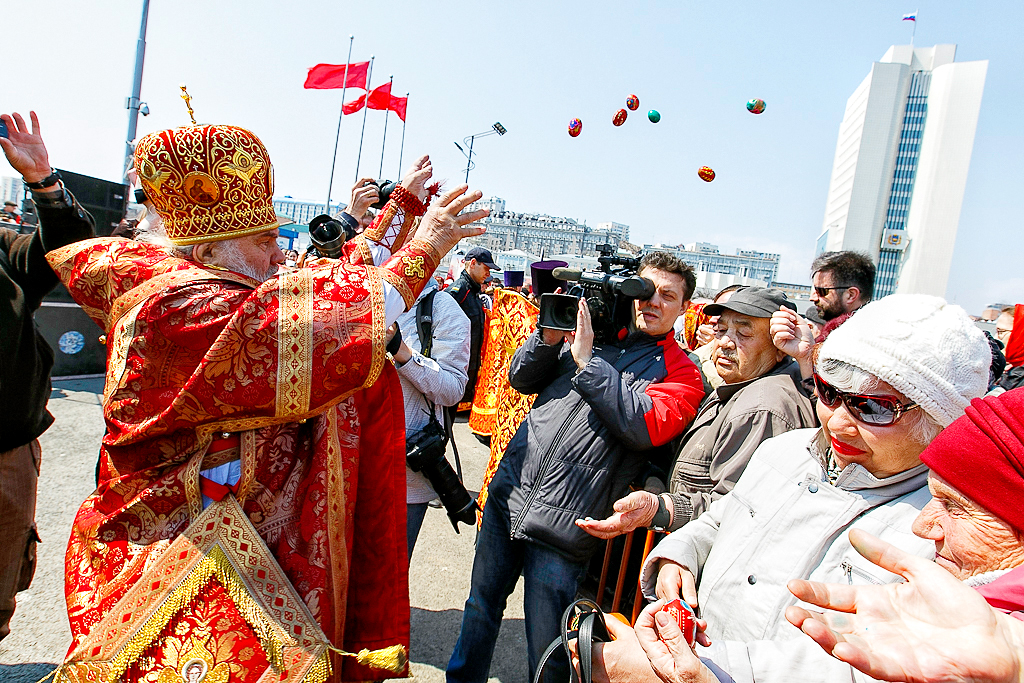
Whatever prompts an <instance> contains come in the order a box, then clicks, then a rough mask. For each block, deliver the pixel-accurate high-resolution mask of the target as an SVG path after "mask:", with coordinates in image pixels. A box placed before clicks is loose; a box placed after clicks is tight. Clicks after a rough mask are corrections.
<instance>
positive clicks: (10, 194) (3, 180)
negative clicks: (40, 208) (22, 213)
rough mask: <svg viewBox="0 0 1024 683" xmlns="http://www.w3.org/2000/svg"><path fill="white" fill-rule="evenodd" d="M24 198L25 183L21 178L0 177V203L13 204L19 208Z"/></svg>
mask: <svg viewBox="0 0 1024 683" xmlns="http://www.w3.org/2000/svg"><path fill="white" fill-rule="evenodd" d="M24 196H25V183H24V182H23V181H22V180H21V178H11V177H8V176H0V202H14V203H15V204H17V205H18V208H21V200H22V198H23V197H24Z"/></svg>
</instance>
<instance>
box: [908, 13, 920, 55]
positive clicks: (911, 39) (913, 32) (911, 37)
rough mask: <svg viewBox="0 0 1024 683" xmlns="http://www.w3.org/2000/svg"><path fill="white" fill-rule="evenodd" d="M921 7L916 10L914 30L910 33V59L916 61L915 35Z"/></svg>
mask: <svg viewBox="0 0 1024 683" xmlns="http://www.w3.org/2000/svg"><path fill="white" fill-rule="evenodd" d="M920 11H921V10H920V9H917V10H914V30H913V31H911V33H910V61H911V63H913V61H914V37H915V36H917V13H918V12H920Z"/></svg>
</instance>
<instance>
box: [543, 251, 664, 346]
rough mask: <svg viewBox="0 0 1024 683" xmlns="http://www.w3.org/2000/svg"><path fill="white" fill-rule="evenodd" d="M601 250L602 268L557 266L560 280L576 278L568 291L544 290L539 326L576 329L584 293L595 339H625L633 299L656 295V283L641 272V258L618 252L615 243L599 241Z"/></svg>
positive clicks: (571, 280) (631, 313) (568, 329)
mask: <svg viewBox="0 0 1024 683" xmlns="http://www.w3.org/2000/svg"><path fill="white" fill-rule="evenodd" d="M597 251H598V253H600V254H601V256H599V257H598V259H597V261H598V263H600V264H601V270H600V271H598V272H593V271H585V270H575V269H573V268H555V269H554V270H553V271H551V274H552V275H553V276H554V277H555V278H556V279H558V280H565V281H567V282H576V283H578V284H576V285H574V286H572V287H571V288H570V289H569V290H568V292H567V293H565V294H542V295H541V297H540V315H539V317H538V319H537V325H538V327H543V328H546V329H549V330H563V331H567V332H568V331H571V330H575V329H576V311H577V308H578V306H579V300H580V298H581V297H582V298H583V299H586V301H587V307H588V308H589V309H590V319H591V322H592V324H593V327H594V342H595V343H598V344H601V343H606V342H609V341H617V340H621V339H624V338H625V336H626V334H628V330H629V326H630V323H631V322H632V321H633V300H634V299H640V300H643V299H650V298H651V297H652V296H654V283H653V282H651V281H650V280H648V279H647V278H644V277H640V276H639V275H637V271H639V270H640V259H638V258H631V257H622V256H615V251H616V249H615V247H614V246H613V245H611V244H599V245H597Z"/></svg>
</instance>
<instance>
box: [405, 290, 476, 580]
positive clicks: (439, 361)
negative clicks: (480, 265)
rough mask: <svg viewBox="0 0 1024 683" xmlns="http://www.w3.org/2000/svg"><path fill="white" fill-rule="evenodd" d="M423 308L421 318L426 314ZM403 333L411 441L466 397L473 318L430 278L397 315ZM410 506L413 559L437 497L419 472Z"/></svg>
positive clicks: (409, 480) (409, 478)
mask: <svg viewBox="0 0 1024 683" xmlns="http://www.w3.org/2000/svg"><path fill="white" fill-rule="evenodd" d="M421 309H422V315H421ZM424 316H429V317H430V323H429V327H430V344H429V353H428V354H426V355H424V348H426V347H427V345H426V344H424V340H421V339H420V324H419V323H420V321H421V320H422V319H423V318H424ZM398 326H399V328H400V329H401V330H402V344H401V346H399V348H398V351H397V352H396V353H395V354H394V355H393V356H392V358H393V359H394V361H395V367H396V368H397V369H398V378H399V380H400V381H401V383H402V396H403V397H404V398H405V435H406V438H409V437H412V436H413V435H414V434H416V433H417V432H418V431H420V430H421V429H423V428H424V427H426V426H427V423H428V422H430V413H431V409H433V413H434V417H435V418H436V419H437V420H438V421H439V422H440V423H441V424H442V425H443V424H444V420H445V411H444V409H445V408H446V407H448V406H453V405H455V404H456V403H458V402H459V399H460V398H462V392H463V391H465V389H466V380H467V379H468V377H469V376H468V374H467V368H468V366H469V338H470V337H469V318H467V317H466V314H465V313H463V312H462V309H461V308H460V307H459V304H457V303H456V302H455V299H453V298H452V297H450V296H449V295H447V294H445V293H443V292H440V291H439V290H438V286H437V281H436V280H434V279H433V278H431V280H430V281H429V282H428V283H427V286H426V287H424V288H423V291H422V292H421V293H420V295H419V297H418V298H417V299H416V303H415V304H414V305H413V307H412V308H410V309H409V310H408V311H406V312H405V313H403V314H402V315H401V316H399V317H398ZM405 483H406V507H407V511H408V517H407V520H408V521H407V526H406V534H407V537H408V541H409V560H410V561H412V551H413V548H414V547H415V545H416V537H417V536H418V535H419V532H420V526H421V525H422V524H423V517H424V515H426V512H427V503H429V502H430V501H432V500H434V499H435V498H436V497H437V494H436V493H435V492H434V489H433V488H431V486H430V482H428V481H427V478H426V477H425V476H423V474H422V473H420V472H413V471H412V470H411V469H409V467H408V465H407V466H406V468H405Z"/></svg>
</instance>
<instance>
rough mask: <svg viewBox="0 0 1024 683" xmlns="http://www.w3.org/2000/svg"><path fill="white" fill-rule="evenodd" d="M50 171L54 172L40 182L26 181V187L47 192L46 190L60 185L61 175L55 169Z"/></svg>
mask: <svg viewBox="0 0 1024 683" xmlns="http://www.w3.org/2000/svg"><path fill="white" fill-rule="evenodd" d="M50 170H51V171H53V172H52V173H50V175H48V176H46V177H45V178H43V179H42V180H40V181H39V182H35V183H30V182H27V181H26V182H25V187H27V188H28V189H30V190H45V189H46V188H48V187H53V186H54V185H56V184H57V183H59V182H60V173H59V172H58V171H57V169H55V168H51V169H50Z"/></svg>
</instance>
